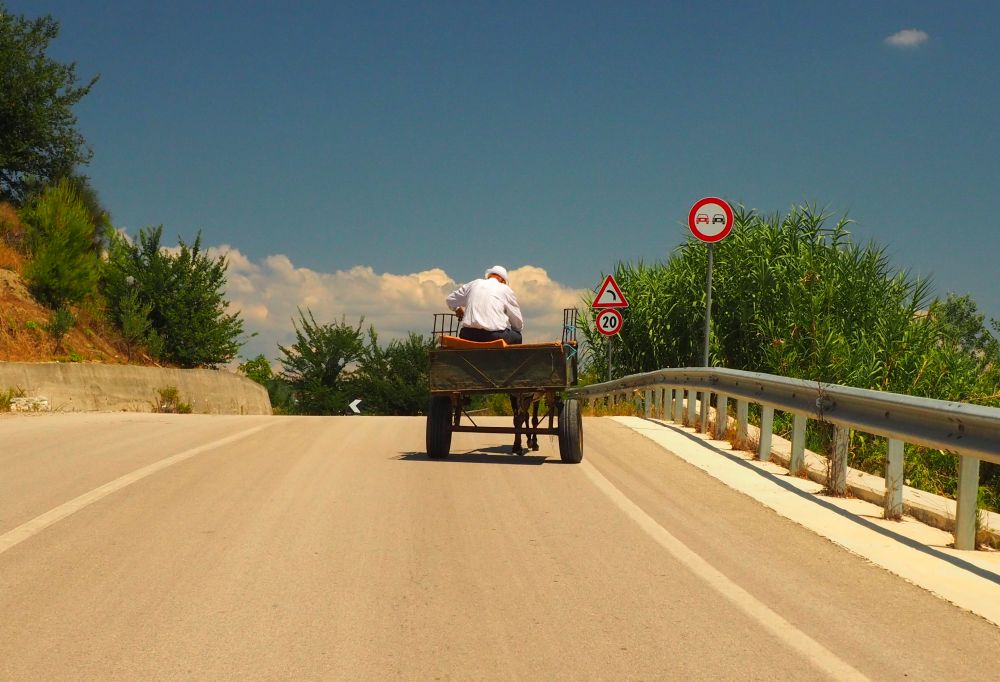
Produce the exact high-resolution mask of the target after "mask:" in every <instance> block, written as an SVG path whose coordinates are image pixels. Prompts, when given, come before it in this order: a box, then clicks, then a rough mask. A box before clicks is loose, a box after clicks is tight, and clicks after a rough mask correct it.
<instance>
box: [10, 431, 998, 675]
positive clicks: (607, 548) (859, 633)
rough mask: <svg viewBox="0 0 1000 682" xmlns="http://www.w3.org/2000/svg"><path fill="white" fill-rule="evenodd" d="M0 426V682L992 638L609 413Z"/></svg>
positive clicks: (643, 657) (659, 663) (906, 649)
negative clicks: (572, 432) (531, 432)
mask: <svg viewBox="0 0 1000 682" xmlns="http://www.w3.org/2000/svg"><path fill="white" fill-rule="evenodd" d="M506 438H507V437H506V436H496V435H479V434H456V435H455V437H454V440H453V443H452V452H453V454H452V456H451V457H450V458H449V459H447V460H443V461H439V460H429V459H428V458H427V457H426V456H425V455H424V454H423V442H424V421H423V419H421V418H377V417H337V418H293V417H205V416H185V415H178V416H175V415H149V414H146V415H137V414H98V415H72V414H68V415H44V416H13V415H10V416H5V417H3V418H2V419H0V679H3V680H56V679H87V680H90V679H94V680H104V679H128V680H153V679H156V680H171V679H185V680H188V679H201V680H229V679H234V680H286V679H289V680H299V679H303V680H334V679H351V680H362V679H372V680H386V679H414V680H435V679H442V680H447V679H452V680H468V679H519V680H521V679H532V680H536V679H537V680H589V679H604V680H625V679H645V680H665V679H685V680H688V679H705V680H719V679H731V680H750V679H757V680H775V679H779V680H798V679H801V680H814V679H823V678H824V677H826V678H829V679H864V678H868V679H873V680H901V679H910V680H914V679H915V680H932V679H935V680H940V679H949V680H965V679H968V680H975V679H981V680H996V679H997V677H998V673H997V671H998V670H1000V629H998V628H996V627H995V626H993V625H991V624H989V623H988V622H987V621H985V620H983V619H981V618H979V617H977V616H974V615H971V614H969V613H967V612H964V611H962V610H960V609H958V608H956V607H954V606H952V605H950V604H948V603H947V602H945V601H943V600H940V599H938V598H936V597H934V596H932V595H931V594H929V593H928V592H925V591H924V590H922V589H920V588H917V587H915V586H913V585H910V584H908V583H906V582H905V581H903V580H901V579H899V578H897V577H895V576H893V575H891V574H889V573H888V572H886V571H884V570H882V569H880V568H878V567H875V566H873V565H871V564H869V563H867V562H866V561H865V560H863V559H861V558H859V557H857V556H854V555H851V554H849V553H847V552H846V551H844V550H842V549H840V548H838V547H837V546H835V545H833V544H832V543H830V542H828V541H827V540H824V539H822V538H820V537H817V536H816V535H814V534H812V533H811V532H809V531H807V530H805V529H803V528H801V527H799V526H797V525H795V524H794V523H792V522H790V521H787V520H785V519H782V518H780V517H778V516H777V515H775V514H774V513H772V512H770V511H768V510H766V509H765V508H764V507H762V506H761V505H760V504H758V503H757V502H755V501H753V500H751V499H750V498H748V497H745V496H743V495H741V494H739V493H736V492H734V491H732V490H730V489H728V488H726V487H725V486H723V485H722V484H720V483H718V482H717V481H716V480H715V479H713V478H710V477H709V476H707V475H706V474H704V473H703V472H701V471H700V470H698V469H695V468H694V467H692V466H690V465H688V464H686V463H684V462H681V461H679V460H678V459H676V458H675V457H673V456H672V455H671V454H670V453H668V452H666V451H664V450H663V449H661V448H660V447H658V446H657V445H655V444H653V443H652V442H651V441H649V440H647V439H645V438H643V437H641V436H639V435H637V434H635V433H634V432H632V431H631V430H629V429H627V428H626V427H624V426H622V425H621V424H617V423H615V422H612V421H610V420H600V419H585V420H584V448H585V459H584V462H583V463H582V464H579V465H574V464H563V463H561V462H560V461H559V457H558V447H557V444H556V442H555V439H554V438H550V437H542V438H541V439H540V440H541V450H540V451H539V452H537V453H532V454H531V455H528V456H525V457H521V458H516V457H513V456H511V455H507V454H503V453H502V449H503V448H502V446H504V445H507V443H506Z"/></svg>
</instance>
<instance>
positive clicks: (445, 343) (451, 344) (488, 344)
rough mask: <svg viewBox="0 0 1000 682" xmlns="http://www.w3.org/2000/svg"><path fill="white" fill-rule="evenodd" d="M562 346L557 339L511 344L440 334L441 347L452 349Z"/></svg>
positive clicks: (498, 340) (501, 341)
mask: <svg viewBox="0 0 1000 682" xmlns="http://www.w3.org/2000/svg"><path fill="white" fill-rule="evenodd" d="M572 345H576V344H572ZM562 346H563V344H562V343H560V342H559V341H549V342H547V343H524V344H516V345H512V344H509V343H507V342H506V341H504V340H503V339H494V340H493V341H469V340H467V339H460V338H459V337H457V336H448V335H447V334H444V335H442V336H441V347H442V348H450V349H452V350H474V349H478V348H562Z"/></svg>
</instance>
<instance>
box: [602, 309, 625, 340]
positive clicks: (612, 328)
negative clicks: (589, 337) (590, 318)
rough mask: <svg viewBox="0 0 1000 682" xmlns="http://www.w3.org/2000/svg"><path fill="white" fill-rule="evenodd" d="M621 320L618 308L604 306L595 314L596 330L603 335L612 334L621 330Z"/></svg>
mask: <svg viewBox="0 0 1000 682" xmlns="http://www.w3.org/2000/svg"><path fill="white" fill-rule="evenodd" d="M622 322H623V320H622V314H621V313H620V312H619V311H618V308H604V309H603V310H601V312H600V313H598V315H597V331H599V332H601V333H602V334H604V335H605V336H614V335H615V334H617V333H618V332H620V331H621V330H622Z"/></svg>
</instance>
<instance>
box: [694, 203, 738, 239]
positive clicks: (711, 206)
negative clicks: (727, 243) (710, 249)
mask: <svg viewBox="0 0 1000 682" xmlns="http://www.w3.org/2000/svg"><path fill="white" fill-rule="evenodd" d="M733 222H735V218H734V217H733V207H732V206H730V205H729V202H727V201H725V200H723V199H717V198H716V197H705V198H704V199H699V200H698V201H697V202H695V205H694V206H692V207H691V212H690V213H688V227H690V228H691V232H692V233H693V234H694V236H695V237H697V238H698V239H700V240H701V241H703V242H709V243H713V242H720V241H722V240H723V239H725V238H726V235H727V234H729V231H730V230H731V229H733Z"/></svg>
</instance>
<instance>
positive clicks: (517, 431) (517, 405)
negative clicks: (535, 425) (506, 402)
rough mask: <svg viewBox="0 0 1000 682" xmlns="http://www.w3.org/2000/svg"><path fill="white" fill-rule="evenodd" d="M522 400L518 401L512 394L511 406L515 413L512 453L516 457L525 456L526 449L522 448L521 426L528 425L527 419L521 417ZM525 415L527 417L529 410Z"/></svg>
mask: <svg viewBox="0 0 1000 682" xmlns="http://www.w3.org/2000/svg"><path fill="white" fill-rule="evenodd" d="M521 402H522V401H521V400H520V399H518V397H517V396H516V395H514V394H513V393H511V394H510V406H511V408H512V409H513V412H514V445H513V446H511V449H510V451H511V452H512V453H514V454H515V455H522V454H524V448H523V447H521V425H522V424H524V425H527V423H528V420H527V418H526V417H525V418H523V419H522V417H521ZM525 415H527V409H525Z"/></svg>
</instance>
